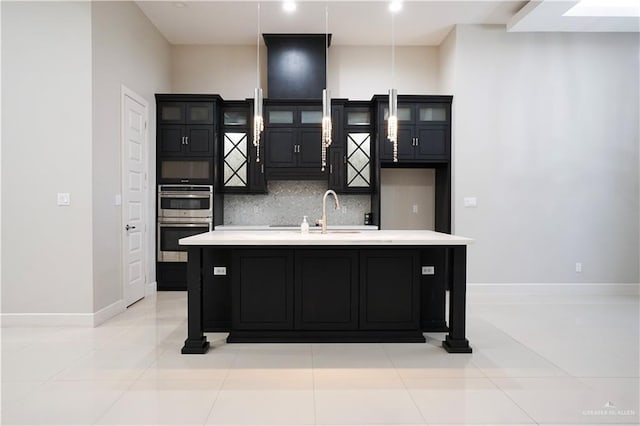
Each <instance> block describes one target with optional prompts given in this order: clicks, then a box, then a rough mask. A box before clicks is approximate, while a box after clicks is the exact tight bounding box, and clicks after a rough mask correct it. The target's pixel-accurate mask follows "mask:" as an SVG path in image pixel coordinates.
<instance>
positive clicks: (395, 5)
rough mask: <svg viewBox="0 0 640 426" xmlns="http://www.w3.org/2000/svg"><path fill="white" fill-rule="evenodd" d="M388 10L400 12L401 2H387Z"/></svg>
mask: <svg viewBox="0 0 640 426" xmlns="http://www.w3.org/2000/svg"><path fill="white" fill-rule="evenodd" d="M389 10H390V11H391V12H393V13H396V12H400V11H401V10H402V2H401V1H400V0H393V1H392V2H391V3H389Z"/></svg>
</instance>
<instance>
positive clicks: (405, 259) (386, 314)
mask: <svg viewBox="0 0 640 426" xmlns="http://www.w3.org/2000/svg"><path fill="white" fill-rule="evenodd" d="M360 258H361V259H360V283H361V284H360V328H361V329H364V330H389V329H393V330H401V329H419V328H420V325H419V321H420V281H419V273H420V269H419V268H420V264H419V257H418V253H417V252H416V251H415V250H366V251H362V252H361V253H360Z"/></svg>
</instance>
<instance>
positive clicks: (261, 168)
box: [260, 163, 264, 174]
mask: <svg viewBox="0 0 640 426" xmlns="http://www.w3.org/2000/svg"><path fill="white" fill-rule="evenodd" d="M260 172H261V173H262V174H264V163H263V164H262V165H261V166H260Z"/></svg>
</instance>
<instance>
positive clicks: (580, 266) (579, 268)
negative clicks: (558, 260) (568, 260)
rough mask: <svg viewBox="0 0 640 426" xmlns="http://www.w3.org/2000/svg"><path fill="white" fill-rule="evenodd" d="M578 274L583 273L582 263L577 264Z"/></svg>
mask: <svg viewBox="0 0 640 426" xmlns="http://www.w3.org/2000/svg"><path fill="white" fill-rule="evenodd" d="M576 272H577V273H580V272H582V263H581V262H576Z"/></svg>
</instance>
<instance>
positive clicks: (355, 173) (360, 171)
mask: <svg viewBox="0 0 640 426" xmlns="http://www.w3.org/2000/svg"><path fill="white" fill-rule="evenodd" d="M346 160H347V188H368V187H370V186H371V133H356V132H350V133H347V155H346Z"/></svg>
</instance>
